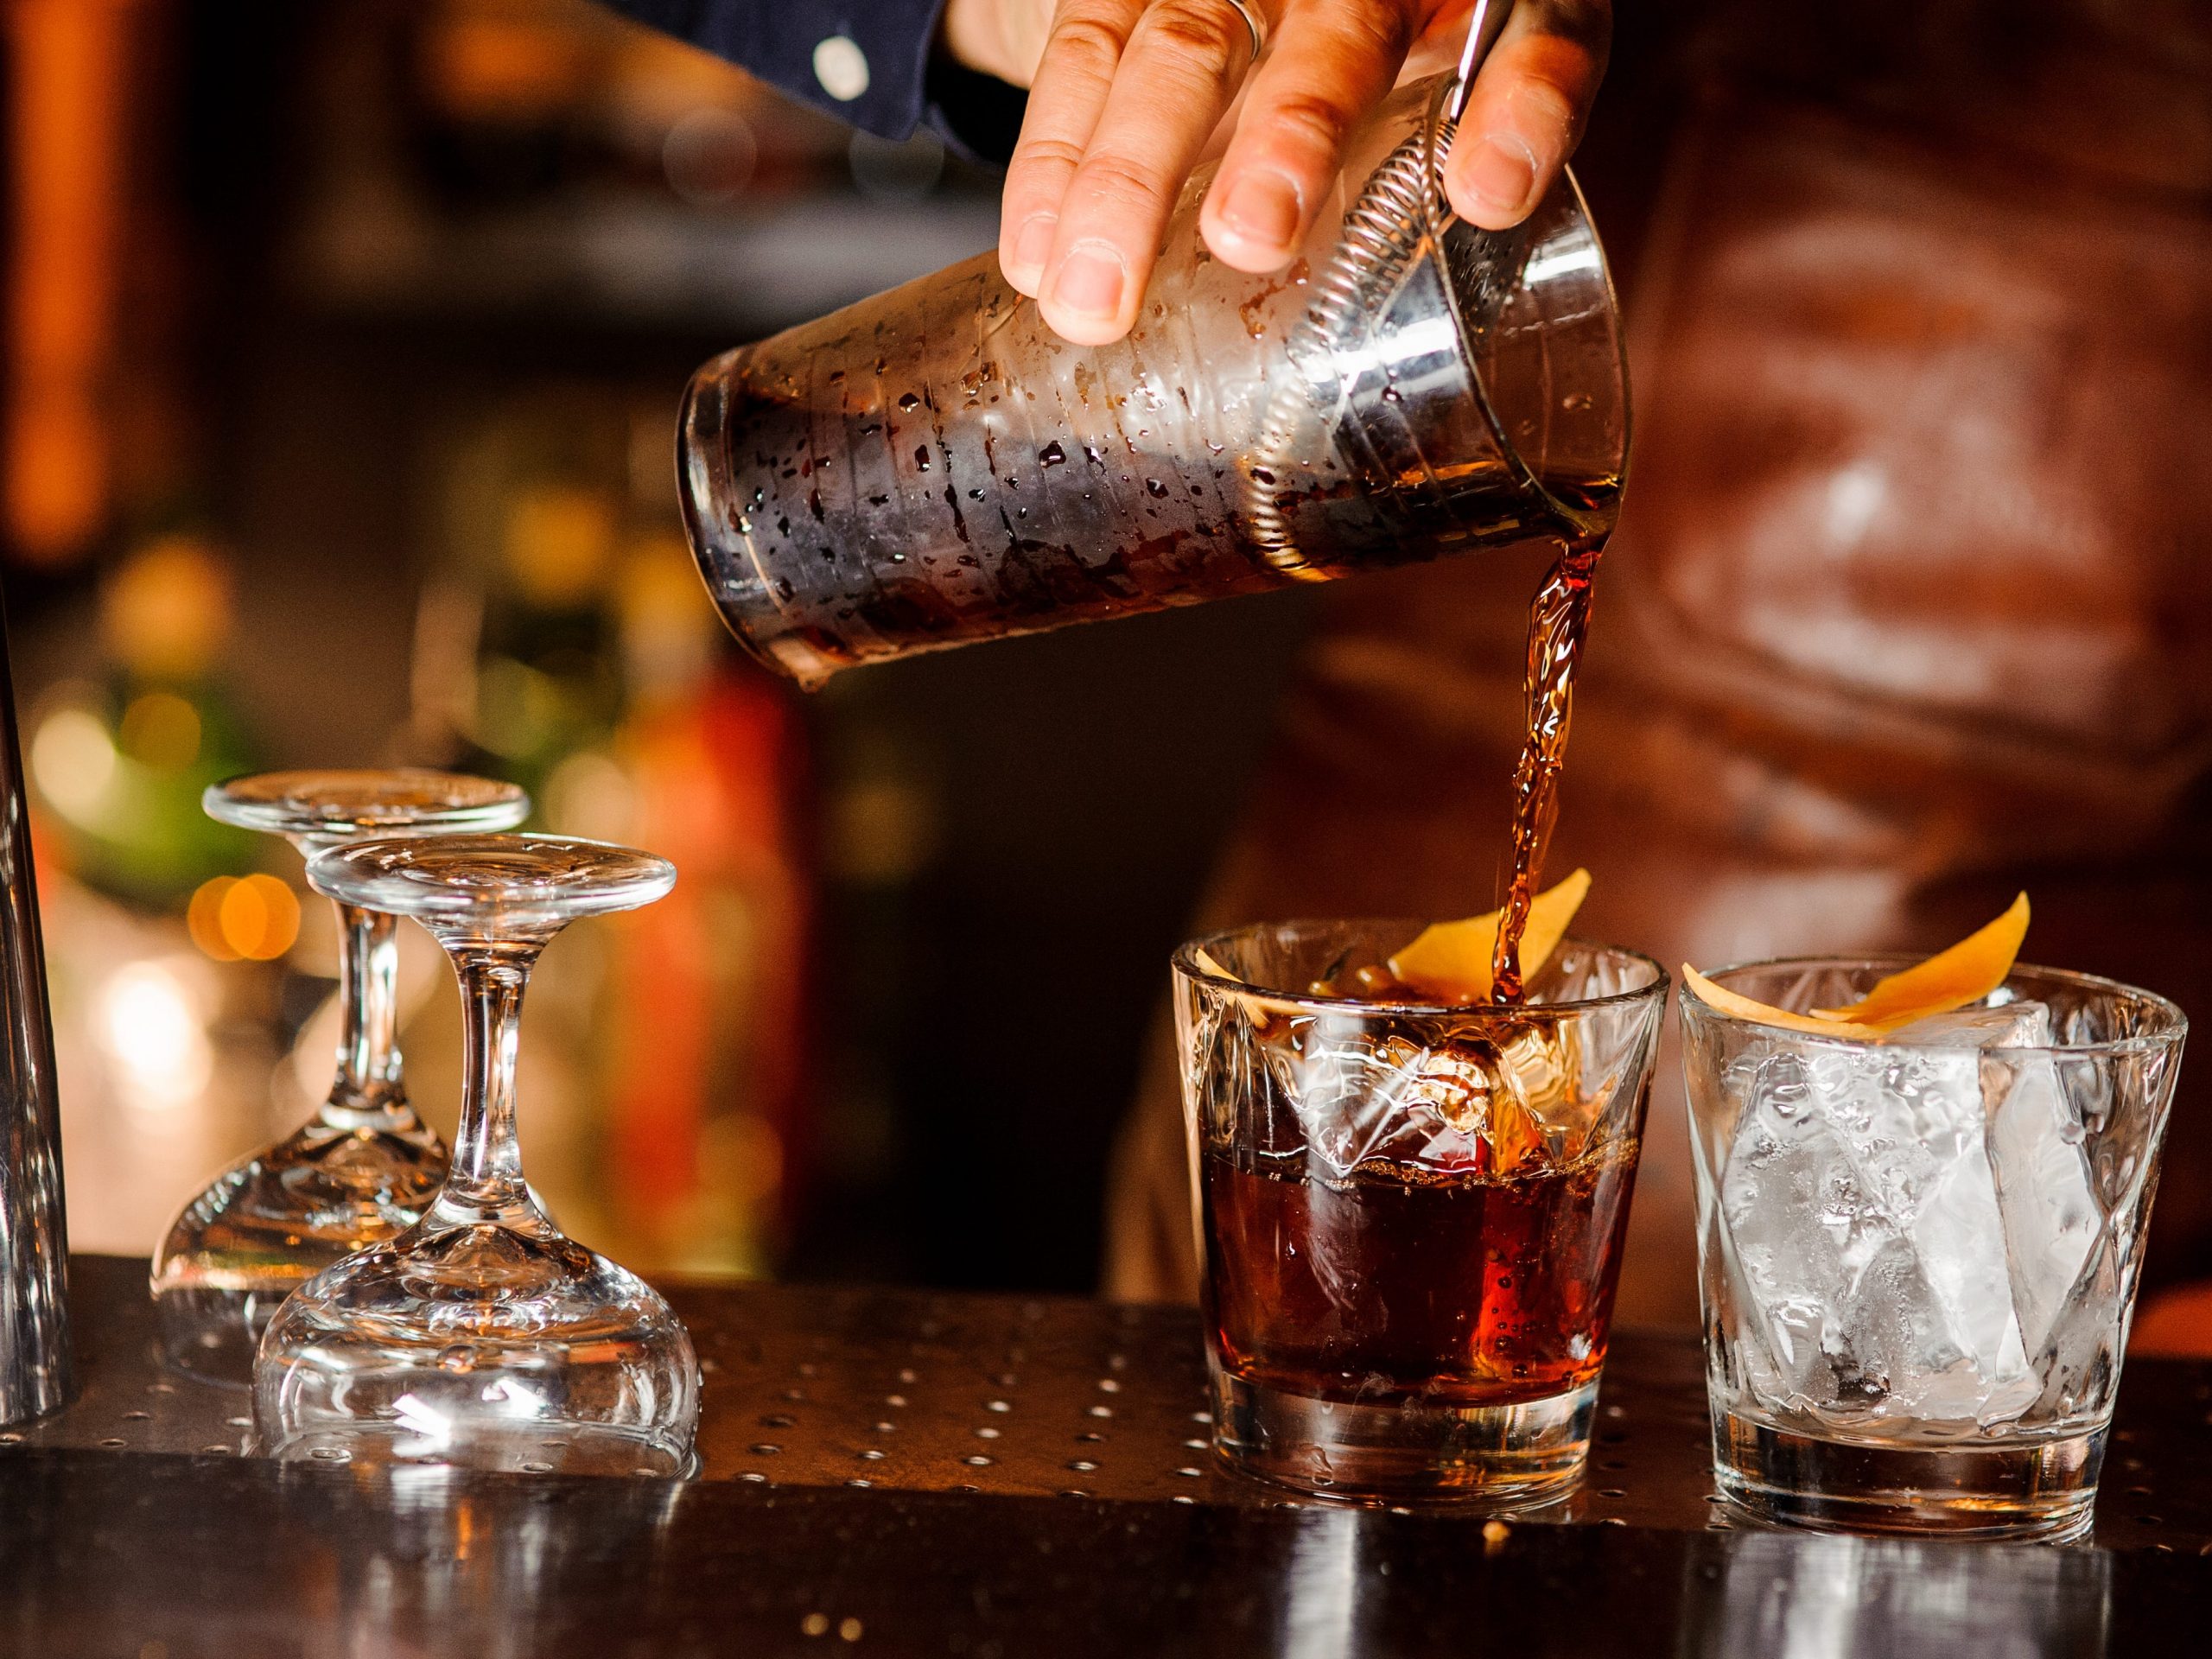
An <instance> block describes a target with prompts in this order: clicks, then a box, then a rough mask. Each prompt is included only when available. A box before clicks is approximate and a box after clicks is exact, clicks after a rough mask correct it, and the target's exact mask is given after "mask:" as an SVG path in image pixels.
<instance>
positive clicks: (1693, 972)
mask: <svg viewBox="0 0 2212 1659" xmlns="http://www.w3.org/2000/svg"><path fill="white" fill-rule="evenodd" d="M1682 983H1683V984H1684V985H1686V986H1688V988H1690V989H1691V990H1693V991H1695V992H1696V993H1697V997H1698V1001H1700V1002H1702V1003H1704V1004H1705V1005H1706V1007H1709V1008H1712V1009H1713V1010H1714V1011H1715V1012H1716V1013H1719V1014H1732V1015H1734V1016H1735V1017H1736V1018H1737V1019H1738V1020H1752V1021H1755V1022H1756V1023H1758V1024H1759V1025H1762V1026H1780V1027H1782V1028H1783V1030H1784V1031H1802V1032H1804V1033H1807V1034H1808V1035H1809V1036H1814V1037H1847V1038H1850V1039H1853V1040H1854V1041H1857V1042H1862V1043H1873V1042H1879V1041H1880V1040H1881V1038H1882V1030H1881V1027H1878V1026H1860V1025H1854V1024H1853V1023H1851V1022H1850V1021H1848V1020H1822V1019H1820V1018H1819V1017H1817V1016H1815V1015H1814V1014H1792V1013H1790V1012H1789V1009H1787V1008H1777V1007H1774V1006H1773V1005H1772V1004H1771V1003H1767V1002H1761V1001H1758V1000H1757V999H1756V998H1753V997H1748V996H1745V995H1741V994H1740V993H1738V992H1736V991H1732V990H1730V989H1729V988H1727V987H1726V985H1716V984H1714V983H1713V982H1712V981H1711V980H1709V979H1707V977H1706V976H1704V975H1703V974H1700V972H1698V970H1697V969H1694V968H1693V967H1691V966H1690V965H1689V963H1687V962H1686V963H1683V964H1682Z"/></svg>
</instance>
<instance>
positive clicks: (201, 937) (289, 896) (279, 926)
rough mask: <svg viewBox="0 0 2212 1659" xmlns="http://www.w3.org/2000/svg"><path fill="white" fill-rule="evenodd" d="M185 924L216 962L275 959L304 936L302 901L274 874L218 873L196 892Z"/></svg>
mask: <svg viewBox="0 0 2212 1659" xmlns="http://www.w3.org/2000/svg"><path fill="white" fill-rule="evenodd" d="M185 925H186V926H187V927H188V929H190V931H191V933H192V942H193V943H194V944H196V945H198V946H199V947H200V950H202V951H204V952H206V953H207V955H208V956H210V957H213V958H214V959H215V960H216V961H217V962H241V961H243V962H273V961H275V960H276V959H277V957H281V956H283V954H284V953H285V952H286V951H287V950H290V949H291V948H292V942H293V941H294V940H296V939H297V938H299V937H300V901H299V899H297V898H296V896H295V895H294V894H293V892H292V890H291V888H289V887H287V886H285V885H284V883H283V882H282V881H279V880H277V878H276V877H275V876H273V875H249V876H245V877H243V878H234V877H232V876H227V875H219V876H217V877H215V878H214V880H211V881H205V882H202V883H201V884H200V888H199V891H197V892H196V893H194V894H193V895H192V903H191V906H190V907H189V908H188V910H187V911H186V912H185Z"/></svg>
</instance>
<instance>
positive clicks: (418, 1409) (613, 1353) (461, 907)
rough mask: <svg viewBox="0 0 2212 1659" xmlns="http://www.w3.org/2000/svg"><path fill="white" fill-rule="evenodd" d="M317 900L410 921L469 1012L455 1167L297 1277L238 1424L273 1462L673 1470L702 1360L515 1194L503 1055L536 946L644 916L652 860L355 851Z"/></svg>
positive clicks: (564, 844)
mask: <svg viewBox="0 0 2212 1659" xmlns="http://www.w3.org/2000/svg"><path fill="white" fill-rule="evenodd" d="M308 881H309V882H310V883H311V884H312V885H313V886H314V887H315V888H316V890H317V891H319V892H322V893H328V894H329V895H330V896H331V897H332V898H334V899H339V900H340V901H341V902H343V903H346V904H350V905H359V906H362V907H363V908H365V909H370V910H377V911H383V912H389V913H391V914H394V915H399V916H411V917H413V918H415V919H416V920H417V921H419V922H421V923H422V924H423V926H425V927H426V928H428V929H429V931H430V932H431V933H432V934H433V935H434V936H435V938H437V941H438V943H439V944H442V945H443V946H444V947H445V949H446V951H447V954H448V955H449V956H450V957H452V958H453V963H454V970H455V972H456V973H457V974H458V975H459V976H460V979H461V996H462V999H463V1001H465V1003H466V1004H467V1028H466V1031H467V1045H466V1054H465V1063H466V1066H467V1072H466V1084H465V1087H464V1092H463V1095H462V1099H461V1128H460V1132H459V1134H458V1135H456V1136H455V1140H454V1154H453V1169H452V1173H451V1174H450V1175H448V1178H447V1179H446V1184H445V1186H444V1188H443V1190H442V1191H441V1192H439V1194H438V1196H437V1198H436V1200H435V1202H434V1203H433V1204H432V1205H431V1206H430V1208H429V1212H428V1213H427V1214H425V1215H424V1216H423V1219H422V1220H421V1221H419V1222H417V1223H416V1224H415V1225H414V1226H412V1227H410V1228H409V1229H408V1230H406V1231H405V1232H404V1233H401V1234H399V1235H398V1236H397V1237H393V1238H389V1239H385V1240H384V1241H382V1242H380V1243H376V1244H373V1245H372V1246H370V1247H369V1248H368V1249H365V1250H363V1251H361V1252H360V1253H359V1255H352V1256H349V1257H347V1258H346V1260H345V1261H343V1262H339V1263H338V1264H337V1265H336V1266H334V1267H332V1268H327V1269H326V1270H324V1271H323V1272H322V1273H321V1274H317V1275H316V1276H315V1278H313V1279H311V1280H309V1281H308V1282H307V1283H306V1284H305V1285H303V1286H302V1287H300V1288H299V1289H298V1290H297V1291H296V1292H294V1293H293V1294H292V1296H291V1298H290V1299H289V1300H288V1301H286V1302H285V1304H284V1305H283V1307H282V1308H280V1309H279V1310H278V1311H277V1317H276V1318H275V1319H273V1320H272V1321H270V1326H269V1331H268V1333H267V1334H266V1335H265V1336H264V1338H262V1342H261V1351H260V1355H259V1357H258V1359H257V1362H256V1363H255V1366H254V1399H253V1409H254V1424H255V1427H256V1429H257V1432H258V1434H259V1436H260V1440H261V1443H262V1446H263V1447H264V1450H266V1451H268V1452H270V1453H272V1454H273V1455H275V1456H277V1457H278V1458H283V1459H306V1458H312V1459H320V1460H322V1461H326V1462H334V1463H335V1462H346V1461H353V1462H357V1463H372V1464H433V1465H452V1466H457V1467H467V1468H477V1469H509V1470H514V1469H519V1470H524V1471H531V1472H549V1473H550V1472H556V1471H557V1472H560V1473H564V1474H632V1473H637V1474H652V1475H668V1474H675V1473H679V1472H682V1471H684V1470H685V1469H686V1468H687V1467H688V1466H689V1464H690V1456H691V1441H692V1434H693V1431H694V1429H695V1428H696V1426H697V1422H698V1415H699V1367H698V1362H697V1360H696V1358H695V1357H693V1354H692V1351H691V1341H690V1337H688V1336H687V1335H686V1334H685V1333H684V1330H683V1325H682V1323H681V1322H680V1321H679V1320H678V1319H677V1317H676V1315H675V1314H674V1313H672V1312H671V1310H670V1308H669V1306H668V1304H667V1303H666V1302H665V1301H664V1300H661V1298H660V1296H659V1294H658V1293H657V1292H655V1291H654V1290H652V1288H651V1287H648V1286H647V1285H646V1284H645V1282H644V1281H642V1280H640V1279H639V1278H638V1277H637V1275H636V1274H632V1273H631V1272H629V1271H628V1270H627V1269H626V1268H620V1267H618V1266H616V1265H615V1264H614V1263H613V1262H610V1261H608V1260H607V1258H606V1257H605V1256H603V1255H597V1254H595V1253H594V1252H593V1251H590V1250H588V1249H585V1248H584V1247H583V1246H582V1245H581V1244H578V1243H575V1242H574V1241H572V1240H570V1239H569V1238H567V1237H565V1236H563V1235H562V1233H561V1231H560V1230H559V1229H558V1228H556V1226H555V1225H554V1224H553V1223H552V1222H551V1221H550V1219H548V1218H547V1217H546V1216H545V1214H544V1212H543V1211H541V1210H540V1209H539V1208H538V1206H537V1203H536V1202H535V1200H534V1199H533V1198H531V1192H530V1189H529V1187H528V1186H527V1185H525V1184H524V1180H523V1173H522V1154H521V1148H520V1147H519V1145H518V1142H517V1140H516V1135H515V1052H516V1049H515V1045H516V1039H517V1033H518V1029H519V1025H518V1022H519V1020H520V1019H521V1014H522V997H523V990H524V987H525V986H526V985H527V983H528V982H529V979H530V971H531V967H532V966H533V965H534V964H535V963H536V962H537V957H538V954H539V953H540V952H541V951H542V950H544V948H545V946H546V944H548V943H549V942H550V940H551V939H552V938H553V936H554V935H555V934H556V933H558V932H559V931H561V930H562V928H563V927H565V926H566V925H568V924H569V923H570V922H572V921H574V920H575V919H576V918H579V917H584V916H598V915H603V914H606V913H607V912H611V911H619V910H631V909H634V908H636V907H637V906H640V905H647V904H651V903H652V901H653V900H654V899H658V898H660V897H662V896H663V895H664V894H665V893H667V892H668V890H669V889H670V888H671V887H673V886H674V885H675V882H676V868H675V866H673V865H672V864H671V863H669V862H668V861H667V860H665V859H662V858H655V857H653V856H652V855H650V854H647V853H640V852H633V851H632V850H631V849H628V848H624V847H611V846H608V845H607V844H605V843H604V842H592V841H572V840H568V839H564V838H562V837H559V836H454V837H447V838H441V839H438V840H434V841H430V840H411V839H410V840H384V841H368V842H359V843H357V844H356V845H353V846H350V847H341V848H337V849H333V850H332V851H330V852H327V853H325V854H323V855H321V856H320V857H318V858H316V859H315V861H313V862H312V863H310V864H309V865H308Z"/></svg>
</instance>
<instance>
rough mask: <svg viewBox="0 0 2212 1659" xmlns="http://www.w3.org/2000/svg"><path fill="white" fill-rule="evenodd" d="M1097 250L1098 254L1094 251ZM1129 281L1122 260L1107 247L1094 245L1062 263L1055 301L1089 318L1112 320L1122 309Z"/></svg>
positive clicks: (1073, 253) (1054, 289) (1056, 282)
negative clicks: (1126, 285) (1123, 290)
mask: <svg viewBox="0 0 2212 1659" xmlns="http://www.w3.org/2000/svg"><path fill="white" fill-rule="evenodd" d="M1094 248H1095V249H1096V250H1098V251H1096V252H1094V251H1091V250H1092V249H1094ZM1127 280H1128V277H1127V273H1125V272H1124V271H1123V270H1122V260H1121V256H1120V255H1119V254H1117V253H1116V252H1115V251H1113V250H1112V249H1111V248H1109V247H1107V246H1106V245H1104V244H1103V243H1093V244H1090V245H1089V246H1088V247H1079V248H1077V249H1076V250H1075V251H1074V252H1072V253H1071V254H1069V255H1068V257H1066V258H1065V259H1063V260H1061V261H1060V274H1059V276H1058V277H1057V278H1056V279H1055V280H1054V282H1053V283H1052V298H1053V299H1054V300H1056V301H1058V302H1059V303H1060V304H1061V305H1062V306H1064V307H1065V308H1067V309H1068V310H1070V311H1074V312H1078V313H1080V314H1081V315H1084V316H1086V317H1111V316H1115V315H1118V314H1119V313H1120V311H1121V309H1122V283H1124V282H1126V281H1127Z"/></svg>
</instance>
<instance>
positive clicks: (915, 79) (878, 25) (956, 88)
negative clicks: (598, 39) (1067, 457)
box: [607, 0, 1021, 158]
mask: <svg viewBox="0 0 2212 1659" xmlns="http://www.w3.org/2000/svg"><path fill="white" fill-rule="evenodd" d="M607 4H609V5H611V6H613V8H614V9H615V10H617V11H621V12H626V13H627V14H628V15H629V16H632V17H634V18H636V19H638V21H639V22H644V23H650V24H652V26H653V27H654V28H656V29H663V30H665V31H666V32H667V33H669V34H671V35H677V37H679V38H680V39H683V40H687V41H690V42H691V43H692V44H693V45H695V46H701V47H704V48H706V49H707V50H708V51H709V52H712V53H714V54H715V55H716V56H718V57H723V58H728V60H730V61H731V62H732V63H734V64H737V65H739V66H740V67H742V68H744V69H746V70H748V71H749V72H751V73H753V74H754V75H757V76H759V77H760V79H762V80H765V81H766V82H767V83H768V84H769V85H770V86H774V87H776V88H777V89H778V90H779V91H781V92H786V93H789V94H790V95H791V97H793V98H796V99H799V100H800V101H801V102H802V103H805V104H810V105H813V106H814V107H815V108H816V109H818V110H826V111H829V113H830V114H832V115H834V116H836V117H837V118H839V119H841V120H844V121H849V122H851V123H852V124H854V125H855V126H856V127H860V128H862V129H864V130H867V131H869V132H872V133H874V134H875V135H877V136H878V137H883V138H905V137H908V136H909V135H910V134H912V132H913V130H914V129H915V128H916V127H918V126H920V125H922V124H924V123H925V122H926V123H928V124H930V125H931V126H933V127H935V128H937V129H938V130H939V131H940V132H942V133H943V134H944V136H945V137H948V138H950V139H952V140H953V141H954V142H955V143H957V144H958V145H959V146H960V148H962V149H964V150H967V151H969V153H971V154H982V155H985V156H997V157H1001V158H1002V157H1003V156H1005V154H1006V153H1007V151H1008V150H1009V149H1011V148H1012V146H1013V134H1014V130H1015V129H1018V127H1019V125H1020V104H1021V94H1020V93H1019V92H1015V91H1014V89H1013V88H1012V87H1009V86H1002V85H1001V84H1000V83H999V82H997V81H993V80H988V79H985V78H984V77H982V76H980V75H976V74H973V73H969V72H968V71H965V70H962V69H959V68H957V67H952V66H949V65H944V64H940V63H938V61H936V59H935V54H934V52H933V50H932V48H933V45H934V42H935V41H936V38H937V25H938V15H939V14H940V13H941V12H942V11H943V10H944V0H607ZM839 37H842V39H843V41H849V42H850V43H851V46H852V47H855V48H859V61H861V62H862V63H864V64H865V65H866V67H867V75H866V83H867V84H866V85H865V86H861V88H859V90H858V91H857V92H854V91H853V90H852V83H853V81H854V80H855V79H857V77H855V76H854V75H853V74H852V73H851V70H852V67H853V64H854V61H855V59H854V54H853V53H852V51H851V50H850V49H849V48H846V47H843V46H833V47H832V48H831V49H830V55H829V57H828V59H827V60H826V61H827V62H828V64H829V67H830V69H831V71H832V73H830V74H829V77H828V79H829V83H830V84H829V85H825V84H824V78H823V75H822V74H821V73H818V71H819V68H820V67H822V65H823V63H824V61H825V59H824V57H823V53H822V51H821V48H822V43H823V41H836V40H838V38H839ZM848 94H849V95H848ZM1009 118H1010V119H1009Z"/></svg>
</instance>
